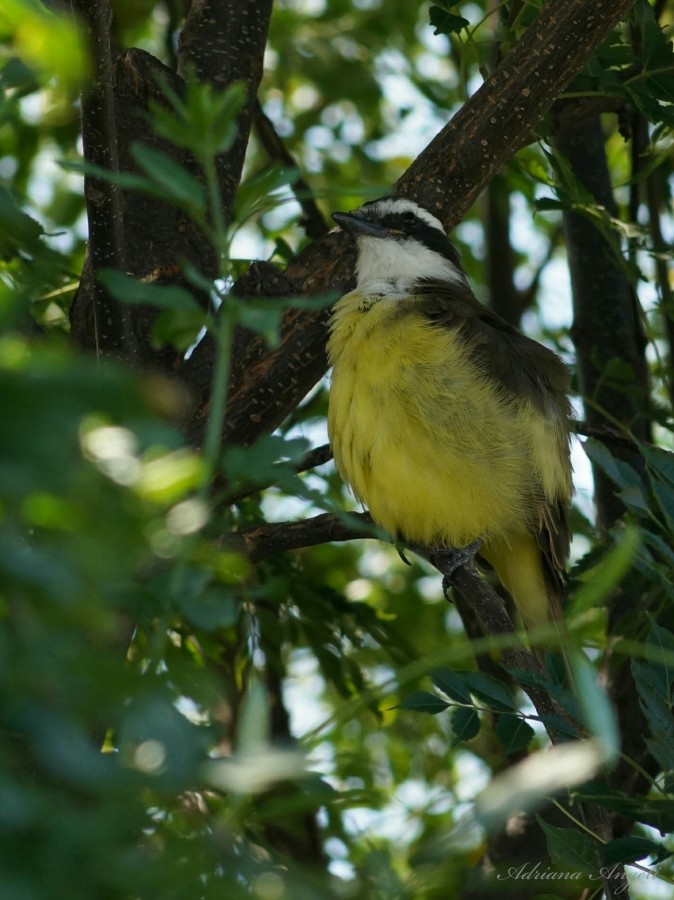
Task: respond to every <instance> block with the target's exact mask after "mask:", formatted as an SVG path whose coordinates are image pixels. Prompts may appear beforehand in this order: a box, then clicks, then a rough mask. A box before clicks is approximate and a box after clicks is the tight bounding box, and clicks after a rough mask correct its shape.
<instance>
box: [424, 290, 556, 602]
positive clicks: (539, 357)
mask: <svg viewBox="0 0 674 900" xmlns="http://www.w3.org/2000/svg"><path fill="white" fill-rule="evenodd" d="M414 295H415V298H417V299H415V301H414V302H415V304H416V303H421V304H422V309H423V313H424V315H426V316H427V317H428V319H429V320H430V321H431V322H433V323H435V324H437V325H438V326H439V327H446V328H454V329H457V333H458V334H459V335H461V336H462V337H463V338H464V339H465V341H466V345H467V346H468V347H469V348H470V351H471V354H472V355H473V356H474V358H475V360H476V362H477V363H478V365H479V367H480V369H482V371H484V372H485V374H486V375H487V376H488V377H489V378H491V379H493V380H494V382H496V383H497V384H498V385H499V386H500V387H501V388H502V389H503V390H505V391H506V392H507V393H508V394H510V395H511V396H512V397H513V399H515V400H521V399H522V398H526V399H527V400H528V401H529V402H530V403H531V404H532V405H533V406H534V407H535V408H536V409H538V410H539V412H540V413H541V414H542V415H543V416H545V417H546V419H549V420H550V425H551V427H552V428H555V430H557V431H558V432H559V434H560V440H563V441H564V446H563V447H560V453H561V455H562V457H563V459H564V462H565V465H566V467H567V471H568V484H567V485H564V486H563V488H562V490H560V494H559V496H558V497H556V498H555V499H554V500H551V501H550V500H548V501H547V502H546V503H544V504H543V505H542V508H541V516H540V522H539V526H538V529H537V532H536V540H537V542H538V545H539V547H540V549H541V552H542V554H543V558H544V561H545V567H546V569H547V572H546V577H547V578H548V580H549V582H550V588H551V589H553V588H554V593H555V594H557V595H559V594H560V590H561V580H562V577H563V574H564V569H565V565H566V561H567V559H568V555H569V543H570V534H571V530H570V523H569V501H570V497H571V463H570V460H569V441H568V435H569V434H570V418H571V404H570V402H569V399H568V391H569V386H570V385H569V373H568V370H567V368H566V366H565V365H564V363H563V362H562V360H561V359H560V358H559V357H558V356H557V355H556V354H555V353H553V352H552V351H551V350H549V349H548V348H547V347H544V346H543V345H542V344H539V343H538V342H537V341H534V340H531V338H528V337H525V335H523V334H521V333H520V332H519V331H517V329H516V328H514V327H513V326H512V325H510V323H508V322H506V321H505V319H502V318H501V317H500V316H499V315H497V314H496V313H494V312H492V311H491V310H490V309H488V308H487V307H485V306H483V305H482V304H481V303H480V302H479V301H478V300H477V299H476V297H475V296H474V294H473V293H472V291H471V289H470V287H469V286H468V285H467V284H466V285H464V286H461V285H459V286H455V285H447V284H446V283H442V282H430V281H429V282H425V283H423V284H420V285H417V286H416V287H415V290H414ZM417 308H418V307H417Z"/></svg>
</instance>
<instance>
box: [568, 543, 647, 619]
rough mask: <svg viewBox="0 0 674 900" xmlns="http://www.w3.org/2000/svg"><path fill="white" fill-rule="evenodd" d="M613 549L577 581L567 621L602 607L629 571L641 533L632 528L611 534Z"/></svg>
mask: <svg viewBox="0 0 674 900" xmlns="http://www.w3.org/2000/svg"><path fill="white" fill-rule="evenodd" d="M612 537H613V539H614V541H615V544H614V546H613V547H612V548H611V549H610V550H609V551H608V552H607V553H606V554H605V556H604V557H603V558H602V559H601V560H600V561H599V562H598V563H597V564H596V565H594V566H593V567H592V568H591V569H589V570H588V571H586V572H583V574H582V576H581V577H580V581H581V586H580V587H579V588H578V590H577V591H576V593H575V595H574V597H573V600H572V601H571V604H570V610H569V615H570V617H573V616H576V615H579V614H580V613H583V612H585V610H587V609H591V608H592V607H595V606H601V605H602V604H603V603H604V601H605V600H606V598H607V597H608V596H609V595H610V594H611V592H612V591H613V589H614V588H615V587H616V585H618V584H620V582H621V581H622V580H623V578H625V576H626V575H627V574H628V573H629V572H630V571H631V569H632V565H633V562H634V558H635V555H636V553H637V551H638V549H639V545H640V542H641V533H640V531H639V529H638V528H637V527H635V526H633V525H628V526H627V527H626V528H624V529H622V530H617V531H614V532H613V534H612Z"/></svg>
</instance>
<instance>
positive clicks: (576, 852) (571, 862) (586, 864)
mask: <svg viewBox="0 0 674 900" xmlns="http://www.w3.org/2000/svg"><path fill="white" fill-rule="evenodd" d="M536 820H537V821H538V824H539V825H540V827H541V829H542V831H543V833H544V834H545V839H546V843H547V848H548V854H549V856H550V859H551V860H552V862H553V864H554V865H555V866H556V867H557V868H558V869H562V870H566V871H570V872H584V873H585V874H587V875H592V874H596V873H597V869H598V851H599V846H600V845H599V844H598V843H597V841H594V840H592V838H591V837H590V836H589V835H588V834H587V833H586V832H584V831H577V830H576V829H575V828H557V827H556V826H554V825H549V824H548V823H547V822H546V821H545V820H544V819H541V818H540V816H536Z"/></svg>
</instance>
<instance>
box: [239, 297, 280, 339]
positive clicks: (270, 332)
mask: <svg viewBox="0 0 674 900" xmlns="http://www.w3.org/2000/svg"><path fill="white" fill-rule="evenodd" d="M237 315H238V320H239V324H240V325H243V326H244V328H249V329H250V330H251V331H255V332H256V333H257V334H260V335H262V337H263V338H264V339H265V340H266V342H267V344H269V346H270V347H272V348H273V347H276V346H277V345H278V342H279V329H280V327H281V320H282V319H283V306H282V304H280V303H278V302H273V301H271V302H265V300H264V299H255V300H253V299H246V300H244V301H241V302H239V303H238V304H237Z"/></svg>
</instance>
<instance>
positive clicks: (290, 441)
mask: <svg viewBox="0 0 674 900" xmlns="http://www.w3.org/2000/svg"><path fill="white" fill-rule="evenodd" d="M309 446H310V445H309V441H308V440H307V439H306V438H303V437H296V438H285V437H283V435H280V434H269V435H265V436H264V437H262V438H260V440H259V441H256V442H255V443H254V444H252V445H251V446H250V447H237V446H234V445H233V446H230V447H227V448H225V451H224V453H223V455H222V468H223V471H224V473H225V475H226V476H227V480H228V482H230V483H231V484H233V485H235V486H236V490H240V489H241V488H242V487H243V486H244V485H255V484H260V485H263V486H266V485H272V484H277V485H279V486H281V487H283V488H285V489H289V490H290V491H294V490H296V489H297V487H298V485H297V482H298V481H299V479H298V478H297V475H296V473H295V466H296V465H297V463H299V462H300V460H301V459H302V458H303V457H304V455H305V453H306V452H307V450H308V449H309Z"/></svg>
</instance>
